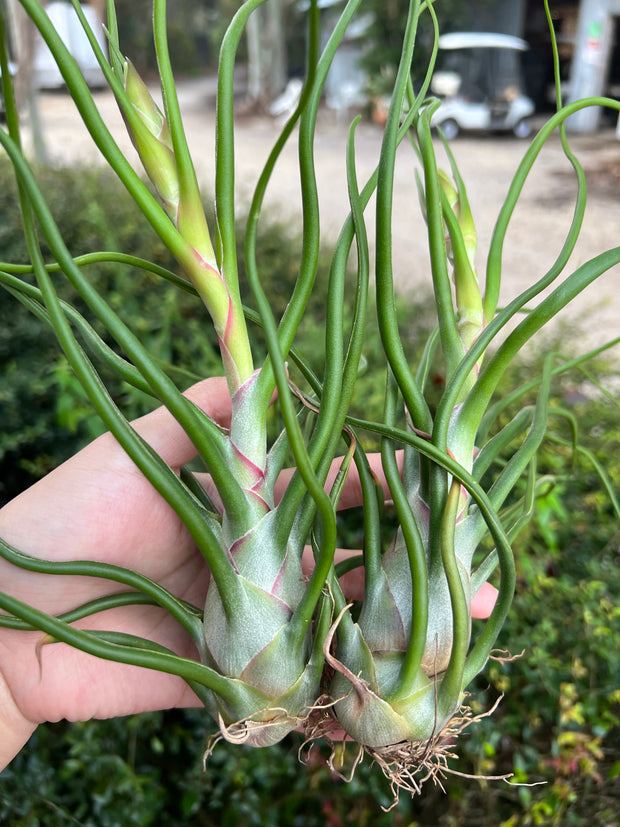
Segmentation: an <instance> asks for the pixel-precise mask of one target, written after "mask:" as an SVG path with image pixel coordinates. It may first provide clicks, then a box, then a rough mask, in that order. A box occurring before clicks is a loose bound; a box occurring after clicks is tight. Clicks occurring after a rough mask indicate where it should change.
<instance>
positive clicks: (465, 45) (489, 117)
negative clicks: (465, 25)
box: [431, 32, 534, 140]
mask: <svg viewBox="0 0 620 827" xmlns="http://www.w3.org/2000/svg"><path fill="white" fill-rule="evenodd" d="M527 49H528V45H527V43H526V42H525V40H521V38H519V37H513V36H512V35H507V34H492V33H490V32H452V33H450V34H444V35H441V37H440V38H439V50H440V51H439V61H438V63H439V66H440V67H441V69H440V70H438V71H437V72H435V74H434V75H433V78H432V80H431V91H432V92H433V94H434V95H436V96H437V97H439V98H441V105H440V106H439V108H438V109H437V111H436V112H435V114H434V115H433V118H432V121H431V125H432V126H435V127H438V128H439V129H441V130H442V132H443V134H444V135H445V137H446V138H447V139H448V140H452V139H453V138H456V136H457V135H458V133H459V132H460V131H461V130H490V131H502V132H512V133H513V134H514V135H516V136H517V137H518V138H527V137H528V136H529V135H530V134H531V132H532V126H531V123H530V121H529V120H528V119H529V117H530V116H531V115H532V114H533V113H534V103H533V102H532V101H531V100H530V98H528V97H526V96H525V95H524V94H523V92H522V87H521V67H520V62H519V61H520V53H521V52H524V51H526V50H527Z"/></svg>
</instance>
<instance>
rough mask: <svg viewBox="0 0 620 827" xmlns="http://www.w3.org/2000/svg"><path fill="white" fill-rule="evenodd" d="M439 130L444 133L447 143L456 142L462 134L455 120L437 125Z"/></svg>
mask: <svg viewBox="0 0 620 827" xmlns="http://www.w3.org/2000/svg"><path fill="white" fill-rule="evenodd" d="M437 129H439V130H441V132H443V135H444V138H445V139H446V140H447V141H452V140H454V138H456V136H457V135H458V134H459V132H460V129H459V125H458V123H457V122H456V121H455V120H454V118H447V119H446V120H445V121H442V122H441V123H439V124H437Z"/></svg>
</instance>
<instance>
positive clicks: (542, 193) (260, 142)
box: [39, 78, 620, 352]
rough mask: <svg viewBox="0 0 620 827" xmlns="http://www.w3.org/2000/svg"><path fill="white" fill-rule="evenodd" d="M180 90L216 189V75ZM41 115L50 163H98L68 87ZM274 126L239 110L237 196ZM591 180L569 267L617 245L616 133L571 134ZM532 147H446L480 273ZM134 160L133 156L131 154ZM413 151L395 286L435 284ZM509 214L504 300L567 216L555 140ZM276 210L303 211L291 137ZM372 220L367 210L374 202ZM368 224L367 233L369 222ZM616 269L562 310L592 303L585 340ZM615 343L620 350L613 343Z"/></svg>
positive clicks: (329, 183) (398, 229) (330, 202)
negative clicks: (464, 192)
mask: <svg viewBox="0 0 620 827" xmlns="http://www.w3.org/2000/svg"><path fill="white" fill-rule="evenodd" d="M179 98H180V101H181V106H182V109H183V113H184V118H185V124H186V129H187V133H188V139H189V143H190V148H191V150H192V153H193V156H194V159H195V163H196V167H197V170H198V174H199V178H200V180H201V183H202V184H203V185H204V186H205V187H206V188H212V186H213V178H214V171H213V169H214V163H213V162H214V150H213V146H214V122H215V110H214V83H213V79H210V78H207V79H204V80H198V81H190V82H183V83H181V84H180V85H179ZM95 99H96V102H97V105H98V107H99V109H100V112H101V114H102V115H103V117H104V119H105V121H106V123H107V124H108V126H109V128H110V129H111V131H112V134H113V135H114V136H115V137H116V139H117V140H118V142H119V143H120V145H121V146H122V147H123V148H124V149H126V150H127V152H128V153H129V154H130V155H133V149H132V147H131V144H130V142H129V140H128V138H127V136H126V133H125V130H124V126H123V123H122V121H121V118H120V116H119V114H118V110H117V109H116V105H115V103H114V101H113V99H112V97H111V95H110V94H109V93H107V92H97V93H95ZM39 111H40V118H41V122H42V125H43V130H44V135H45V140H46V144H47V148H48V152H49V157H50V160H52V161H53V162H55V163H74V162H80V163H93V162H96V161H97V159H98V158H99V156H98V152H97V150H96V148H95V147H94V145H93V144H92V142H91V140H90V138H89V136H88V135H87V133H86V130H85V128H84V126H83V125H82V123H81V121H80V120H79V116H78V114H77V112H76V111H75V109H74V105H73V103H72V101H71V100H70V98H69V97H68V96H67V95H66V94H63V93H47V94H42V95H41V96H40V98H39ZM347 130H348V125H347V123H344V122H339V120H338V118H337V116H336V114H335V113H333V112H322V113H321V115H320V118H319V123H318V127H317V134H316V155H315V157H316V174H317V181H318V187H319V197H320V206H321V225H322V228H323V232H324V234H325V236H326V237H327V238H331V239H334V238H335V237H336V236H337V233H338V230H339V228H340V226H341V223H342V220H343V217H344V216H345V215H346V212H347V196H346V179H345V165H344V152H345V141H346V135H347ZM276 134H277V126H276V124H275V123H274V121H273V120H270V119H266V118H255V117H244V118H241V119H239V122H238V125H237V131H236V182H237V183H236V186H237V191H238V194H239V199H240V203H243V202H244V201H246V202H247V200H248V199H249V197H250V195H251V192H252V190H253V186H254V183H255V181H256V179H257V177H258V175H259V173H260V170H261V168H262V162H263V161H264V160H265V158H266V157H267V154H268V152H269V150H270V148H271V146H272V143H273V141H274V138H275V135H276ZM380 141H381V131H380V129H379V128H378V127H377V126H375V125H374V124H371V123H369V122H364V123H362V124H361V125H360V127H359V128H358V132H357V142H356V145H357V162H358V177H359V180H360V181H365V180H366V177H367V176H368V175H369V174H370V173H371V171H372V170H373V168H374V166H375V164H376V162H377V159H378V155H379V150H380ZM571 145H572V147H573V149H574V150H575V151H576V153H577V154H578V156H579V158H580V160H581V162H582V164H583V166H584V168H585V170H586V174H587V177H588V181H589V191H590V197H589V204H588V209H587V212H586V218H585V221H584V225H583V230H582V236H581V239H580V242H579V244H578V247H577V249H576V251H575V253H574V254H573V257H572V260H571V265H572V266H573V267H574V266H578V265H579V264H580V263H582V262H583V261H585V260H587V259H588V258H589V257H591V256H593V255H595V254H597V253H599V252H601V251H603V250H605V249H608V248H610V247H613V246H617V245H618V244H620V141H619V140H618V139H617V138H616V137H615V133H614V132H613V130H611V129H610V130H608V131H604V132H600V133H598V134H596V135H589V136H573V137H572V139H571ZM527 146H528V142H523V141H519V140H517V139H514V138H512V137H508V136H505V137H502V136H500V137H497V136H489V135H482V136H475V137H460V138H458V139H456V140H455V141H454V142H453V144H452V148H453V152H454V153H455V155H456V158H457V161H458V163H459V165H460V169H461V173H462V175H463V178H464V179H465V182H466V185H467V187H468V193H469V198H470V201H471V205H472V209H473V213H474V217H475V220H476V224H477V228H478V236H479V261H478V267H479V269H480V270H481V271H483V270H484V265H485V251H486V250H487V249H488V244H489V240H490V238H491V234H492V230H493V226H494V223H495V220H496V217H497V214H498V211H499V209H500V207H501V204H502V202H503V199H504V197H505V194H506V191H507V189H508V186H509V183H510V180H511V177H512V175H513V173H514V172H515V170H516V169H517V166H518V164H519V163H520V161H521V159H522V157H523V154H524V153H525V151H526V149H527ZM134 157H135V156H134ZM415 166H416V159H415V157H414V154H413V152H412V151H411V148H410V147H402V151H400V152H399V156H398V159H397V173H396V190H395V200H394V224H393V239H394V241H393V260H394V275H395V283H396V285H397V287H398V289H399V290H401V291H407V290H415V291H418V290H419V289H420V288H421V286H423V285H429V284H430V276H429V267H428V257H427V253H426V239H425V225H424V223H423V221H422V220H421V217H420V210H419V204H418V198H417V191H416V186H415V179H414V174H413V171H414V169H415ZM530 177H531V181H530V180H528V182H527V183H526V186H525V187H524V190H523V194H522V198H521V201H520V204H519V206H518V208H517V210H516V211H515V213H514V216H513V219H512V224H511V229H510V230H509V234H508V237H507V240H506V244H505V247H504V270H503V273H504V276H503V278H504V283H503V288H502V296H501V301H502V302H507V301H509V300H510V299H511V298H512V297H513V296H515V295H516V294H517V293H518V292H520V291H521V290H522V289H524V287H525V286H526V285H528V284H530V283H532V282H533V281H535V280H537V279H538V278H539V277H540V276H541V275H542V274H543V273H544V272H545V271H546V269H547V267H548V266H549V265H550V264H551V263H552V261H553V260H554V258H555V256H556V255H557V253H558V251H559V250H560V248H561V245H562V242H563V238H564V233H565V232H566V228H567V227H568V225H569V222H570V218H571V215H572V207H573V197H574V192H575V186H574V182H573V180H572V178H571V174H570V167H569V165H568V163H567V162H566V160H565V159H564V157H563V153H562V149H561V146H560V142H559V139H558V138H557V137H555V136H554V137H553V138H552V139H551V140H550V142H549V143H548V145H547V147H546V148H545V149H544V151H543V153H542V155H541V156H540V158H539V160H538V161H537V163H536V165H535V167H534V171H533V174H532V175H531V176H530ZM268 203H269V205H270V206H271V208H272V209H273V210H274V211H275V212H276V213H277V214H279V215H280V216H281V217H282V218H285V220H286V221H287V222H291V225H294V224H295V222H296V218H297V217H298V216H299V209H300V208H299V204H300V188H299V180H298V175H297V157H296V146H295V143H294V141H292V142H291V144H290V146H289V147H287V149H286V150H285V152H284V154H283V156H282V158H281V161H280V163H279V166H278V168H277V171H276V174H275V175H274V178H273V181H272V183H271V185H270V190H269V194H268ZM367 212H368V218H369V228H370V227H371V226H372V223H373V211H372V208H369V210H368V211H367ZM371 233H372V231H371ZM619 288H620V267H615V268H614V269H613V270H612V271H610V272H609V273H607V274H605V275H604V276H602V277H601V278H600V279H599V280H598V281H597V283H596V284H595V285H592V286H591V287H590V288H589V289H588V290H587V291H586V293H585V294H583V295H582V296H581V297H580V298H579V299H577V300H576V301H575V302H574V303H573V305H574V306H571V307H570V309H569V311H568V312H569V313H570V314H571V316H570V318H571V319H572V320H577V319H579V318H580V317H582V316H583V314H584V313H586V312H587V311H590V310H594V313H595V315H594V316H591V317H589V319H588V321H587V324H586V330H587V336H588V338H589V339H590V340H591V343H592V344H598V343H601V342H602V341H604V340H605V339H607V338H610V337H611V336H613V335H618V333H620V289H619ZM619 352H620V351H619Z"/></svg>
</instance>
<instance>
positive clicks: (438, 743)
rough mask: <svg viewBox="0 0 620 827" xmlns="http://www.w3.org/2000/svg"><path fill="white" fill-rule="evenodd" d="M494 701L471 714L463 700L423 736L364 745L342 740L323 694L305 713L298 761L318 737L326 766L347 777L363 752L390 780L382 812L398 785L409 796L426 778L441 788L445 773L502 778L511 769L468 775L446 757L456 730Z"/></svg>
mask: <svg viewBox="0 0 620 827" xmlns="http://www.w3.org/2000/svg"><path fill="white" fill-rule="evenodd" d="M500 702H501V697H500V698H498V700H497V701H496V702H495V704H494V705H493V707H492V708H491V709H489V710H488V711H487V712H482V713H480V714H478V715H474V714H473V712H472V710H471V709H470V708H469V707H468V706H461V708H460V709H459V710H458V711H457V712H456V713H455V715H454V716H453V717H452V718H451V719H450V720H449V721H448V723H447V724H446V725H445V726H444V728H443V729H442V730H441V731H439V732H437V733H436V734H434V735H433V736H432V737H431V738H429V739H428V740H427V741H401V742H400V743H397V744H391V745H390V746H387V747H369V746H366V745H364V744H357V743H355V742H354V741H352V740H350V739H349V740H347V738H346V735H344V733H343V731H342V728H341V726H340V724H339V723H338V720H337V719H336V718H335V716H334V714H333V712H332V707H333V705H334V703H336V702H335V701H331V702H330V701H329V699H327V698H325V699H323V704H322V705H320V706H319V705H318V704H317V706H316V708H315V710H314V714H313V715H311V716H309V717H308V719H307V722H306V738H305V740H304V743H303V744H302V745H301V747H300V749H299V757H300V761H302V762H305V761H307V760H308V759H307V758H306V757H305V756H304V754H303V753H304V752H306V753H307V755H308V756H309V754H310V751H311V749H312V746H313V744H314V743H315V742H316V741H318V740H324V741H326V743H327V744H328V746H329V747H331V754H330V756H329V758H328V759H327V765H328V767H329V769H330V771H331V772H332V773H333V774H334V775H335V776H337V777H338V778H340V779H342V780H343V781H347V782H348V781H351V780H352V778H353V776H354V775H355V770H356V769H357V767H358V766H359V765H360V764H361V762H362V761H363V760H364V756H366V755H367V756H368V757H369V758H370V759H371V761H373V762H374V763H375V764H377V765H378V766H379V767H380V769H381V771H382V772H383V774H384V776H385V777H386V778H387V780H388V781H389V784H390V789H391V792H392V797H393V801H392V803H391V805H390V806H389V807H384V808H383V809H384V811H385V812H389V811H390V810H391V809H392V808H393V807H395V806H396V805H397V804H398V801H399V797H400V794H401V792H403V791H404V792H407V793H409V794H410V795H411V796H416V795H420V793H421V791H422V787H423V786H424V784H425V783H426V782H427V781H429V780H431V781H433V783H434V784H436V785H437V786H439V787H440V788H441V790H442V791H443V792H445V787H444V785H443V782H444V780H445V779H446V777H447V776H448V775H455V776H459V777H461V778H471V779H476V780H484V781H507V780H508V779H509V778H511V777H512V774H511V773H509V774H507V775H470V774H467V773H462V772H459V771H458V770H454V769H452V768H451V767H450V766H449V763H448V762H449V760H451V759H454V758H456V757H457V754H456V752H455V745H456V742H457V739H458V736H459V735H460V734H461V733H462V732H463V731H464V730H465V729H467V728H468V727H470V726H471V725H472V724H474V723H476V722H477V721H480V720H482V719H483V718H487V717H488V716H489V715H492V714H493V713H494V712H495V710H496V709H497V707H498V705H499V703H500ZM347 747H354V750H355V754H354V755H350V756H347V754H346V753H347Z"/></svg>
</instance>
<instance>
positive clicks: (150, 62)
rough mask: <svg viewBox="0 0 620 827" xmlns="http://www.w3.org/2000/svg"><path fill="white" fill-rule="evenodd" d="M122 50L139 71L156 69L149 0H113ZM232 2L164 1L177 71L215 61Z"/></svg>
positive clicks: (189, 71) (198, 68)
mask: <svg viewBox="0 0 620 827" xmlns="http://www.w3.org/2000/svg"><path fill="white" fill-rule="evenodd" d="M116 8H117V14H118V25H119V35H120V41H121V44H122V45H123V51H124V53H125V54H127V55H131V59H132V61H133V63H134V64H135V66H136V67H137V68H138V71H139V72H140V73H141V74H145V75H148V74H149V73H154V72H156V69H157V63H156V58H155V48H154V46H153V28H152V22H151V15H152V2H151V0H117V3H116ZM234 11H236V6H233V5H232V4H231V2H230V0H217V2H215V3H214V2H212V0H171V1H170V2H169V3H168V18H169V29H168V32H169V37H170V53H171V55H172V59H173V61H174V64H175V67H176V70H177V71H178V72H179V73H180V74H185V75H188V74H189V75H192V74H197V73H198V72H200V71H204V69H205V67H214V66H215V65H217V49H218V44H219V43H220V42H221V39H222V34H223V32H224V30H225V28H226V25H227V23H228V22H229V21H230V19H231V17H232V15H233V13H234Z"/></svg>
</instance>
